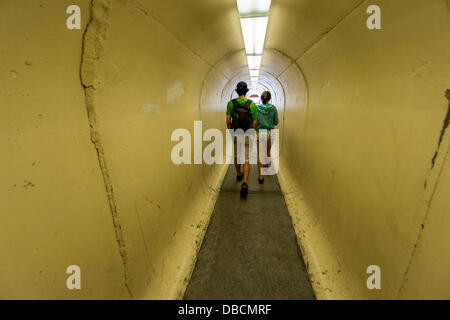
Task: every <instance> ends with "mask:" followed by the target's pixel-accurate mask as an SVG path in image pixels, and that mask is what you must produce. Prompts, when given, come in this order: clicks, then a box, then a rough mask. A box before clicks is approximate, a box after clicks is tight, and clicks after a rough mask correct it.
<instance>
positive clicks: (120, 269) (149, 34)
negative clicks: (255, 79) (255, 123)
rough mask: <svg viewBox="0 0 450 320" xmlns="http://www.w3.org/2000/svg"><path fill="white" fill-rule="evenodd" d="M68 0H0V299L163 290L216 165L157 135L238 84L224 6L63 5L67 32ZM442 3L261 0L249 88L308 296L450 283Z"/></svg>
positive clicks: (234, 36) (210, 111)
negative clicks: (275, 130)
mask: <svg viewBox="0 0 450 320" xmlns="http://www.w3.org/2000/svg"><path fill="white" fill-rule="evenodd" d="M72 4H75V3H73V1H66V0H64V1H54V0H42V1H38V2H36V1H30V0H18V1H0V43H1V46H0V83H1V84H2V86H1V87H0V112H1V116H0V131H1V136H0V141H1V142H0V148H1V152H2V154H3V157H1V158H0V165H1V168H2V170H3V174H2V179H0V196H1V199H2V201H0V203H1V205H0V213H1V215H2V222H3V223H2V224H0V234H1V236H0V237H1V240H2V241H0V250H1V252H2V255H3V259H2V263H1V266H0V298H25V299H27V298H42V299H48V298H62V299H76V298H85V299H98V298H119V299H129V298H136V299H141V298H157V299H167V298H169V299H173V298H180V297H181V296H182V294H183V292H184V290H185V287H186V284H187V282H188V281H189V276H190V273H191V271H192V268H193V265H194V263H195V259H196V254H197V251H198V248H199V246H200V245H201V241H202V239H203V234H204V231H205V228H206V227H207V224H208V221H209V216H210V213H211V211H212V208H213V206H214V202H215V199H216V197H217V193H218V191H219V189H220V185H221V182H222V179H223V174H224V172H225V169H226V167H227V166H226V165H206V164H196V165H180V166H177V165H175V164H173V163H172V161H171V150H172V148H173V146H174V145H175V144H176V143H177V142H172V141H171V134H172V132H173V131H174V130H175V129H178V128H185V129H187V130H188V131H189V132H190V135H191V137H192V140H194V138H195V135H194V129H193V126H194V121H196V120H201V121H202V126H203V130H206V129H210V128H217V129H220V130H224V128H225V123H224V122H225V116H224V113H225V105H226V102H227V100H228V99H229V98H230V96H231V94H232V91H233V87H234V85H235V83H236V82H237V81H238V80H249V79H248V72H247V66H246V59H245V51H244V50H243V49H244V43H243V40H242V35H241V30H240V24H239V17H238V12H237V8H236V3H235V1H234V0H225V1H201V2H199V1H195V0H184V1H178V0H165V1H144V0H141V1H139V0H93V1H88V0H79V1H76V4H77V5H79V6H80V8H81V17H82V20H81V28H80V30H68V29H67V28H66V19H67V17H68V16H69V14H67V13H66V8H67V7H68V6H69V5H72ZM373 4H374V5H378V6H380V8H381V14H382V15H381V17H382V28H381V30H369V29H367V27H366V20H367V18H368V17H369V14H367V13H366V9H367V7H368V6H369V5H373ZM449 8H450V7H449V4H448V1H446V0H427V1H424V0H410V1H387V0H376V1H370V2H369V1H361V0H342V1H339V2H336V1H331V0H322V1H317V0H314V1H313V0H302V1H298V0H273V1H272V7H271V12H270V17H269V26H268V32H267V36H266V43H265V50H264V54H263V69H262V75H261V87H260V88H259V90H260V89H262V88H269V89H271V90H273V91H274V92H273V93H274V96H276V99H275V100H276V102H275V103H276V104H277V107H278V108H279V110H280V119H281V123H280V126H279V129H280V139H281V158H280V161H281V166H280V172H279V176H278V178H279V180H280V184H281V186H282V189H283V192H284V193H285V199H286V202H287V205H288V208H289V210H290V214H291V217H292V222H293V224H294V228H295V229H296V232H297V236H298V240H299V241H298V242H299V245H300V247H301V248H302V251H303V254H304V256H305V260H306V261H307V264H308V266H309V273H310V277H311V279H312V284H313V288H314V290H315V292H316V295H317V296H318V297H319V298H324V299H329V298H359V299H367V298H368V299H372V298H373V299H382V298H389V299H391V298H450V291H449V290H448V288H449V287H450V278H449V275H448V272H447V270H448V269H449V267H450V252H449V251H448V250H449V249H448V248H447V246H446V244H447V243H448V242H449V240H450V239H448V233H446V230H447V229H448V228H450V222H449V219H448V214H447V213H448V210H449V201H448V197H446V195H447V194H448V192H449V191H450V190H449V188H450V186H449V185H448V181H449V178H450V177H449V171H448V159H447V157H446V156H447V153H448V147H449V140H448V139H449V137H448V133H447V131H446V124H448V122H445V121H444V120H445V119H448V118H446V117H448V114H447V112H448V105H449V101H448V97H447V98H446V97H445V92H446V90H447V89H450V83H449V82H448V74H450V58H449V55H448V52H449V39H450V28H449V27H450V9H449ZM192 142H193V141H192ZM203 145H205V143H204V144H203ZM191 151H192V154H193V153H194V143H192V146H191ZM192 160H193V156H192ZM69 265H78V266H80V268H81V270H82V290H68V289H67V288H66V279H67V277H68V274H66V268H67V267H68V266H69ZM369 265H378V266H379V267H380V268H381V272H382V289H381V290H369V289H368V288H367V287H366V279H367V278H368V276H369V275H368V274H367V273H366V269H367V267H368V266H369Z"/></svg>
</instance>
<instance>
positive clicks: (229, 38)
mask: <svg viewBox="0 0 450 320" xmlns="http://www.w3.org/2000/svg"><path fill="white" fill-rule="evenodd" d="M362 2H363V1H362V0H340V1H338V2H337V1H333V0H322V1H315V0H272V5H271V9H270V17H269V25H268V29H267V35H266V42H265V50H264V54H263V61H262V73H263V72H264V71H266V72H268V73H270V74H272V75H274V76H278V75H279V74H280V73H281V72H283V71H284V70H285V69H286V68H287V67H288V66H289V65H290V64H291V63H292V61H295V59H296V58H298V57H299V56H300V55H301V54H303V53H304V52H305V51H306V50H307V49H308V48H309V47H311V46H312V45H313V44H314V43H315V42H316V41H317V40H319V39H320V38H321V37H323V36H324V35H326V33H327V32H328V31H329V30H331V29H332V28H333V27H334V26H335V25H336V24H337V23H338V22H339V21H340V20H342V18H343V17H345V16H346V15H347V14H348V13H350V12H351V11H353V10H354V9H355V8H356V7H357V6H358V5H359V4H361V3H362ZM133 3H134V4H135V5H136V6H137V7H138V8H140V10H143V11H144V12H146V14H147V15H150V16H152V18H154V19H156V20H158V21H159V22H160V23H161V24H162V25H164V26H165V27H166V28H167V29H168V30H169V31H170V32H171V33H172V34H173V35H174V36H175V37H176V38H177V39H179V40H180V41H182V42H183V43H185V44H186V46H187V47H188V48H189V49H190V50H192V51H193V52H195V54H196V55H198V56H199V57H201V58H202V59H203V60H205V61H206V62H208V63H209V64H210V65H211V66H216V67H217V68H219V69H220V71H221V72H222V74H223V75H225V76H226V77H227V78H228V79H229V80H232V79H233V78H236V77H238V76H240V77H245V79H243V80H246V81H249V80H250V78H249V77H248V76H247V75H246V74H247V73H248V72H247V60H246V56H245V50H244V41H243V37H242V32H241V26H240V22H239V13H238V10H237V5H236V0H222V1H200V2H199V1H197V0H183V1H179V0H166V1H143V0H133ZM331 9H332V10H331Z"/></svg>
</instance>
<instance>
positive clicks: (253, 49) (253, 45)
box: [241, 17, 269, 54]
mask: <svg viewBox="0 0 450 320" xmlns="http://www.w3.org/2000/svg"><path fill="white" fill-rule="evenodd" d="M268 21H269V17H256V18H243V19H241V27H242V34H243V35H244V44H245V51H246V52H247V54H262V52H263V49H264V40H265V38H266V30H267V22H268Z"/></svg>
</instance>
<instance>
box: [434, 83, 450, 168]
mask: <svg viewBox="0 0 450 320" xmlns="http://www.w3.org/2000/svg"><path fill="white" fill-rule="evenodd" d="M445 97H446V98H447V99H448V101H449V104H448V109H447V115H446V116H445V119H444V124H443V126H442V129H441V134H440V136H439V142H438V146H437V149H436V152H435V153H434V156H433V159H431V169H433V168H434V165H435V163H436V158H437V156H438V154H439V149H440V148H441V144H442V139H443V138H444V135H445V131H446V130H447V128H448V125H449V123H450V89H447V91H446V92H445Z"/></svg>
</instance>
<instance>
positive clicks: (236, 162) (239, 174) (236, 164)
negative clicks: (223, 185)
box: [234, 158, 242, 176]
mask: <svg viewBox="0 0 450 320" xmlns="http://www.w3.org/2000/svg"><path fill="white" fill-rule="evenodd" d="M234 167H235V168H236V174H237V175H238V176H242V173H241V165H240V164H239V163H238V161H237V158H234Z"/></svg>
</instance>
